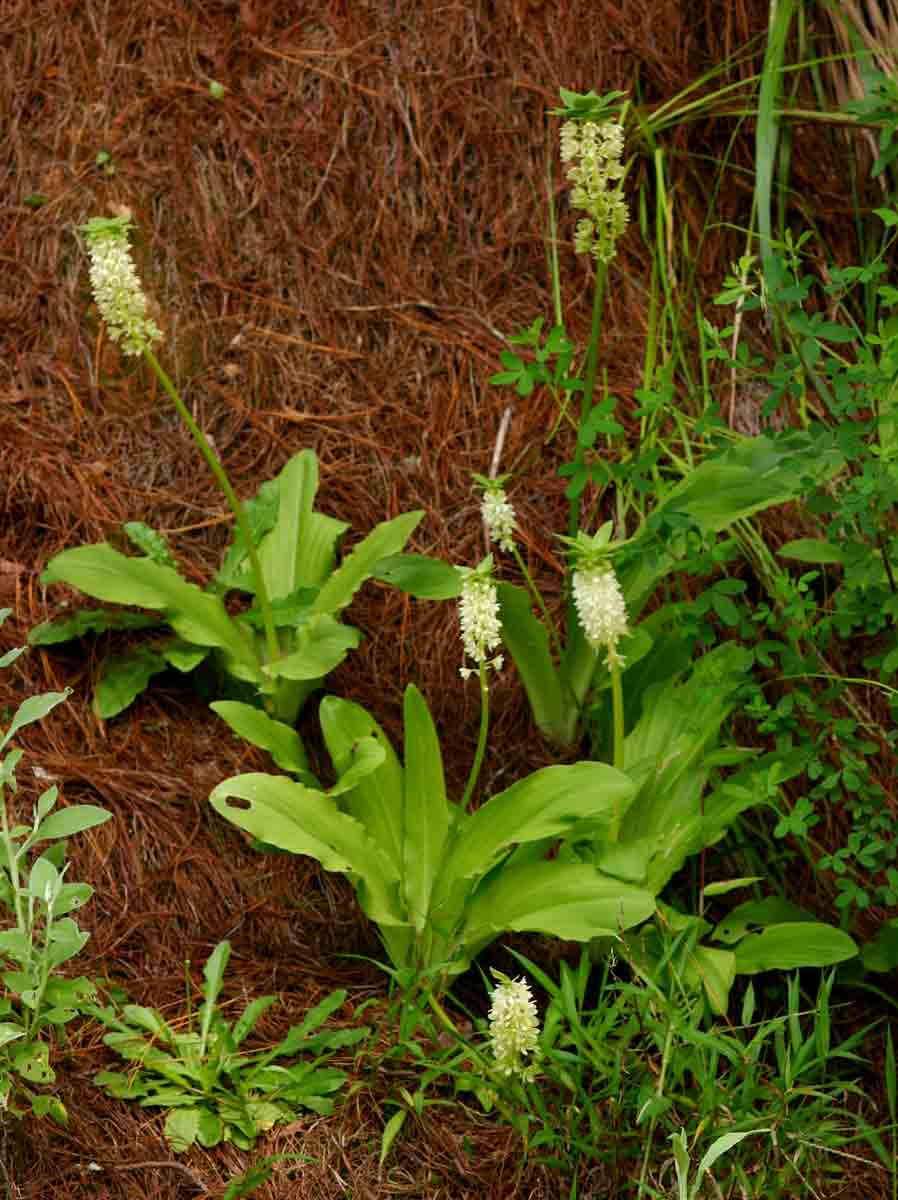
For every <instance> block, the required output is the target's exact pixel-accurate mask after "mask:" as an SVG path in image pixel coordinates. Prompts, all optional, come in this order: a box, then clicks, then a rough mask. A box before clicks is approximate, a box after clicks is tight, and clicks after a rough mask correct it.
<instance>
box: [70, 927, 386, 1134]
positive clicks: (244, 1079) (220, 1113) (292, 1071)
mask: <svg viewBox="0 0 898 1200" xmlns="http://www.w3.org/2000/svg"><path fill="white" fill-rule="evenodd" d="M230 954H231V946H230V943H229V942H228V941H223V942H219V943H218V945H217V946H216V947H215V949H214V950H213V951H212V953H211V954H210V955H209V958H208V960H207V961H206V965H205V968H204V970H203V979H204V986H203V1003H202V1005H201V1006H200V1008H199V1011H198V1013H197V1014H196V1028H194V1022H193V1021H192V1020H191V1019H190V1017H189V1014H188V1021H187V1025H186V1029H185V1028H179V1024H180V1023H178V1024H175V1023H173V1022H171V1021H166V1020H165V1019H164V1017H163V1016H162V1015H161V1013H159V1012H158V1011H157V1010H156V1009H154V1008H145V1007H143V1006H141V1005H138V1004H126V1005H124V1007H123V1008H122V1009H121V1010H119V1009H117V1008H115V1007H113V1006H108V1007H106V1008H100V1007H98V1006H95V1005H94V1006H91V1007H90V1010H89V1011H90V1012H91V1014H92V1015H93V1016H95V1017H96V1018H97V1019H98V1020H99V1021H101V1022H102V1023H103V1024H104V1025H105V1026H106V1027H107V1028H108V1029H109V1030H110V1032H109V1033H107V1034H106V1035H105V1036H104V1038H103V1041H104V1042H105V1043H106V1045H107V1046H109V1047H110V1049H112V1050H114V1051H115V1052H116V1054H118V1055H119V1056H120V1057H121V1058H124V1059H126V1060H127V1061H128V1062H129V1063H130V1064H132V1065H131V1067H130V1068H129V1070H128V1071H127V1072H122V1071H101V1072H99V1074H97V1075H96V1076H95V1077H94V1083H96V1084H98V1085H99V1086H100V1087H103V1088H105V1090H106V1091H107V1092H108V1093H109V1094H110V1095H111V1096H113V1097H115V1098H116V1099H119V1100H135V1101H137V1103H138V1104H140V1105H141V1107H142V1108H165V1109H168V1110H169V1112H168V1115H167V1117H166V1120H165V1136H166V1139H167V1140H168V1143H169V1145H170V1146H171V1148H172V1150H174V1151H175V1152H180V1151H182V1150H186V1149H188V1147H190V1146H192V1145H193V1144H194V1143H198V1144H199V1145H201V1146H217V1145H219V1144H220V1143H221V1142H233V1143H234V1145H236V1146H239V1147H241V1148H242V1149H244V1150H249V1149H251V1148H252V1147H253V1145H254V1143H255V1141H256V1138H257V1137H258V1136H259V1135H260V1134H261V1133H264V1132H265V1131H267V1130H269V1129H271V1128H273V1127H274V1126H276V1125H280V1124H283V1123H285V1122H288V1121H290V1120H292V1119H293V1118H294V1117H295V1116H296V1114H297V1113H298V1112H299V1111H301V1110H302V1109H310V1110H311V1111H313V1112H317V1113H321V1114H327V1113H330V1112H331V1111H333V1107H334V1101H333V1096H334V1095H335V1093H337V1092H338V1091H339V1090H340V1089H341V1088H342V1087H343V1085H344V1084H345V1083H346V1079H347V1076H346V1072H345V1071H342V1070H340V1069H339V1068H337V1067H334V1066H332V1065H330V1061H329V1060H330V1059H331V1058H332V1056H333V1054H334V1053H335V1052H336V1051H337V1050H340V1049H342V1048H345V1047H349V1046H354V1045H356V1044H357V1043H358V1042H359V1041H361V1040H362V1039H364V1038H366V1037H367V1036H368V1034H369V1032H370V1031H369V1029H368V1028H367V1026H358V1027H356V1028H352V1029H322V1026H323V1025H324V1022H325V1021H326V1020H327V1019H328V1017H330V1016H331V1015H332V1014H333V1013H334V1012H335V1011H336V1010H337V1009H338V1008H340V1006H341V1005H342V1004H343V1003H344V1001H345V1000H346V992H345V991H336V992H332V993H331V994H330V995H329V996H327V997H326V998H325V999H324V1000H322V1001H321V1002H320V1003H319V1004H317V1005H315V1007H314V1008H313V1009H311V1010H310V1011H309V1012H308V1013H307V1014H306V1016H305V1017H304V1018H303V1020H302V1021H301V1022H300V1023H299V1024H298V1025H294V1026H293V1027H292V1028H291V1029H290V1030H289V1032H288V1033H287V1034H286V1035H285V1037H283V1038H282V1039H281V1040H280V1041H279V1042H278V1043H277V1044H276V1045H275V1046H274V1047H272V1048H271V1049H268V1050H249V1049H247V1048H246V1046H245V1044H244V1043H245V1042H246V1039H247V1038H248V1037H249V1036H250V1035H251V1034H252V1032H253V1030H254V1029H255V1027H256V1025H257V1024H258V1022H259V1020H260V1018H261V1017H262V1016H263V1015H264V1014H265V1013H266V1012H267V1011H268V1009H269V1008H271V1006H272V1005H273V1004H275V1003H276V1001H277V996H258V997H256V999H254V1000H251V1001H250V1003H249V1004H248V1005H247V1006H246V1008H245V1009H244V1011H243V1013H242V1014H241V1015H240V1016H239V1017H238V1018H237V1020H236V1021H235V1022H233V1024H229V1023H228V1022H227V1021H226V1020H225V1018H224V1016H223V1015H222V1013H221V1011H220V1009H219V1008H218V998H219V996H220V994H221V989H222V985H223V982H224V972H225V968H226V967H227V964H228V960H229V958H230ZM282 1060H287V1061H282Z"/></svg>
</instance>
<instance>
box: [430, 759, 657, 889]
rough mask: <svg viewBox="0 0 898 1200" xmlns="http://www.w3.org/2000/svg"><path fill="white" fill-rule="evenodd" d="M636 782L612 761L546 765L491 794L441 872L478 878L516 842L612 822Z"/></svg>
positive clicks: (453, 877) (444, 875)
mask: <svg viewBox="0 0 898 1200" xmlns="http://www.w3.org/2000/svg"><path fill="white" fill-rule="evenodd" d="M633 792H634V785H633V783H632V782H631V780H630V779H628V777H627V776H626V775H624V773H623V772H622V771H618V770H616V769H615V768H614V767H612V766H609V765H608V764H607V763H595V762H579V763H573V764H572V765H571V766H556V767H544V768H543V769H542V770H540V771H534V772H533V774H532V775H528V776H527V778H526V779H522V780H521V781H520V782H519V783H515V784H512V786H511V787H510V788H506V790H505V791H504V792H500V793H499V794H498V795H496V796H493V797H491V799H489V800H487V802H486V803H485V804H483V805H481V807H480V808H479V809H478V810H477V811H476V812H475V813H473V814H472V815H471V816H470V817H469V818H468V820H467V821H466V822H465V823H464V826H463V828H462V829H461V830H460V832H459V833H458V836H457V837H456V839H455V843H454V845H453V847H452V850H451V852H450V854H449V855H448V857H447V859H446V861H445V864H444V867H443V870H442V871H441V874H440V877H441V879H442V880H445V881H446V882H449V881H454V880H456V879H479V878H480V877H481V876H483V875H485V874H486V872H487V871H488V870H489V869H490V868H491V867H493V866H494V865H495V864H496V862H498V861H499V859H500V858H501V857H502V855H503V854H504V852H505V851H506V850H507V849H508V848H509V847H510V846H513V845H516V844H521V843H524V842H534V841H538V840H540V839H541V838H547V837H559V836H561V835H562V834H564V833H566V832H567V831H568V829H570V828H571V827H572V826H573V825H575V824H576V823H577V822H578V821H585V820H589V821H591V822H596V823H599V824H610V821H611V817H612V814H613V812H614V811H615V810H617V811H623V810H624V809H625V808H626V806H627V804H629V802H630V800H631V799H632V796H633Z"/></svg>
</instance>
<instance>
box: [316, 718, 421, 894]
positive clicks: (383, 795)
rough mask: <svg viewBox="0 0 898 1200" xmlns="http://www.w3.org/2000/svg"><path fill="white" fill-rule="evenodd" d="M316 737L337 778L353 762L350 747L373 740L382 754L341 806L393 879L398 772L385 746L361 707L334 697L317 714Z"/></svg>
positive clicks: (399, 837)
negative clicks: (320, 736)
mask: <svg viewBox="0 0 898 1200" xmlns="http://www.w3.org/2000/svg"><path fill="white" fill-rule="evenodd" d="M319 716H320V720H321V731H322V733H323V734H324V741H325V744H326V745H327V751H328V754H329V755H330V756H331V759H332V760H333V763H334V767H335V769H336V772H337V775H338V777H339V776H342V775H345V774H346V772H347V771H348V770H349V769H350V767H351V766H352V764H353V761H354V758H355V747H356V745H357V744H358V743H360V742H362V741H363V740H364V739H366V738H375V739H376V740H377V741H378V742H379V743H380V745H381V746H383V749H384V760H383V762H382V763H381V764H380V765H379V766H378V767H377V769H376V770H375V771H371V772H370V773H369V774H367V775H365V776H364V778H361V779H359V780H358V782H357V783H356V785H355V787H354V788H353V789H352V791H350V792H347V793H345V794H344V796H343V798H342V803H343V805H344V806H345V808H346V810H347V812H349V813H350V814H351V815H352V816H353V817H355V819H356V820H357V821H360V822H361V824H362V825H363V826H364V827H365V829H366V831H367V833H368V835H369V836H370V837H372V838H373V839H374V841H375V842H376V843H377V845H378V846H379V847H380V849H381V851H382V852H383V854H385V855H386V857H387V858H388V859H389V861H390V863H391V864H392V866H393V870H394V871H395V876H396V878H397V879H398V878H399V877H400V875H401V872H402V869H403V861H404V851H403V832H402V830H403V825H402V822H403V771H402V767H401V765H400V763H399V759H398V758H397V756H396V752H395V751H394V749H393V747H392V746H391V745H390V740H389V738H388V737H387V735H386V734H385V733H384V731H383V730H382V729H381V728H380V726H379V725H378V724H377V722H376V721H375V720H374V718H373V717H372V716H371V715H370V714H369V713H367V712H366V711H365V709H364V708H362V707H361V705H358V704H354V703H352V701H350V700H341V699H339V698H338V697H336V696H325V697H324V699H323V700H322V701H321V708H320V710H319Z"/></svg>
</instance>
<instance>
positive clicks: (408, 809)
mask: <svg viewBox="0 0 898 1200" xmlns="http://www.w3.org/2000/svg"><path fill="white" fill-rule="evenodd" d="M403 717H404V725H405V746H404V749H405V775H404V799H403V840H402V852H403V870H402V882H403V888H404V893H405V898H406V902H407V904H408V907H409V912H410V915H411V920H412V923H413V924H414V926H415V928H416V929H417V930H419V931H420V930H422V929H423V928H424V926H425V924H426V922H427V916H428V912H429V909H430V895H431V889H432V888H433V882H434V879H435V878H436V876H437V873H438V871H439V869H440V863H441V861H442V858H443V856H444V854H445V852H446V838H447V836H448V833H449V829H450V825H451V822H452V809H451V808H450V805H449V802H448V800H447V798H446V781H445V778H444V775H443V756H442V753H441V751H440V741H439V738H438V736H437V731H436V728H435V726H434V723H433V718H432V717H431V715H430V710H429V709H428V707H427V702H426V701H425V699H424V697H423V696H422V695H421V693H420V692H419V691H418V689H417V688H416V687H415V686H414V684H409V686H408V687H407V688H406V689H405V702H404V706H403Z"/></svg>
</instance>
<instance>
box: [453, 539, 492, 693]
mask: <svg viewBox="0 0 898 1200" xmlns="http://www.w3.org/2000/svg"><path fill="white" fill-rule="evenodd" d="M461 571H462V586H461V597H460V598H459V602H458V615H459V623H460V625H461V637H462V644H463V646H464V652H465V655H466V656H467V657H468V658H471V659H473V660H474V662H475V663H476V664H477V665H476V666H475V667H465V666H462V667H461V668H460V671H461V676H462V679H467V678H468V676H469V675H472V674H476V673H477V672H479V669H480V664H481V663H484V664H485V665H486V666H487V667H493V668H495V670H497V671H498V670H499V669H500V668H501V666H502V662H503V659H502V655H501V654H499V655H496V657H495V658H492V659H490V657H489V656H490V655H491V654H492V652H493V651H494V650H496V649H497V648H498V646H500V645H501V642H502V622H501V619H500V617H499V597H498V594H497V592H496V584H495V582H494V580H493V556H492V555H491V554H490V555H487V557H486V558H485V559H484V560H483V562H482V563H480V564H479V566H476V567H473V568H471V567H463V568H461Z"/></svg>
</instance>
